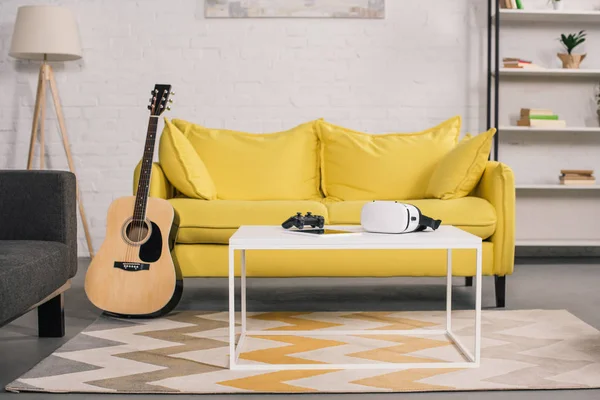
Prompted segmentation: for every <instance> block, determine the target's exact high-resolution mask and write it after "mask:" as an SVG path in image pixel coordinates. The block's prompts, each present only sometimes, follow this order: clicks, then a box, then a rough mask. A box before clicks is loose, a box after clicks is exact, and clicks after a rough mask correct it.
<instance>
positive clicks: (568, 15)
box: [493, 9, 600, 23]
mask: <svg viewBox="0 0 600 400" xmlns="http://www.w3.org/2000/svg"><path fill="white" fill-rule="evenodd" d="M493 21H494V22H496V18H495V15H494V18H493ZM503 21H515V22H577V23H579V22H600V11H596V10H589V11H584V10H560V11H555V10H551V9H542V10H504V9H503V10H500V23H502V22H503Z"/></svg>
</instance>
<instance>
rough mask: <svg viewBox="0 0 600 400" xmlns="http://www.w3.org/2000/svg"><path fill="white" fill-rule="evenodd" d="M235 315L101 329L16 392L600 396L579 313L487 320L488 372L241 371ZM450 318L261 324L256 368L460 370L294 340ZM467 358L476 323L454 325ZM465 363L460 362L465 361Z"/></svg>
mask: <svg viewBox="0 0 600 400" xmlns="http://www.w3.org/2000/svg"><path fill="white" fill-rule="evenodd" d="M227 318H228V315H227V313H224V312H218V313H214V312H179V313H174V314H172V315H170V316H168V317H166V318H161V319H156V320H138V321H124V320H118V319H112V318H109V317H105V316H103V317H100V318H99V319H98V320H97V321H96V322H95V323H94V324H92V325H91V326H90V327H89V328H88V329H86V330H85V331H84V332H82V333H80V334H79V335H77V336H76V337H75V338H73V339H72V340H71V341H69V342H68V343H67V344H65V345H64V346H63V347H61V348H60V349H59V350H57V351H56V352H55V353H54V354H52V355H51V356H50V357H48V358H46V359H45V360H43V361H42V362H41V363H40V364H38V365H37V366H36V367H35V368H33V369H32V370H31V371H29V372H28V373H27V374H25V375H24V376H22V377H21V378H19V379H17V380H16V381H14V382H12V383H11V384H9V385H8V386H7V388H6V389H7V390H9V391H15V392H19V391H22V392H26V391H38V392H93V393H163V394H164V393H198V394H200V393H252V392H255V393H256V392H259V393H319V392H321V393H325V392H416V391H466V390H511V389H515V390H517V389H518V390H523V389H574V388H598V387H600V332H599V331H598V330H596V329H594V328H592V327H591V326H589V325H587V324H585V323H584V322H582V321H581V320H579V319H577V318H576V317H575V316H573V315H571V314H570V313H568V312H567V311H546V310H522V311H503V310H502V311H496V310H489V311H484V312H483V319H482V321H483V336H484V337H483V341H482V365H481V367H480V368H478V369H462V370H457V369H397V370H333V371H331V370H330V371H327V370H297V371H277V370H276V365H274V370H273V371H252V372H249V371H230V370H229V369H227V365H228V351H229V347H228V340H227V321H228V319H227ZM443 323H444V312H437V311H434V312H422V311H419V312H354V313H352V312H328V313H322V312H321V313H317V312H314V313H298V312H296V313H280V312H279V313H249V321H248V324H249V328H250V329H252V330H281V331H282V336H266V335H263V336H256V337H252V338H249V339H248V341H247V342H246V344H245V346H244V350H245V351H244V352H243V353H242V355H241V360H242V361H243V362H245V363H258V364H278V363H290V362H292V363H303V364H318V363H360V362H363V363H364V362H370V363H373V362H381V363H386V362H431V361H435V360H437V361H453V360H460V359H461V358H460V356H459V355H458V353H457V352H456V351H455V349H454V347H453V346H452V345H451V344H450V343H449V342H447V341H446V340H445V339H444V338H443V337H441V338H435V337H431V336H419V335H410V336H403V337H399V336H388V335H378V336H375V335H362V336H339V337H330V336H328V337H326V338H325V337H323V336H318V335H314V336H313V335H305V336H290V335H286V334H285V331H286V330H287V331H289V330H290V329H294V330H303V331H323V330H327V329H329V330H331V329H332V328H334V329H335V330H344V329H348V330H350V329H354V330H359V329H361V330H363V329H398V330H400V329H443ZM453 327H454V329H453V330H454V332H455V334H457V335H458V336H459V337H460V338H461V339H462V340H463V341H464V343H465V344H466V345H467V346H471V345H472V340H469V338H471V337H472V334H473V312H472V311H457V312H454V313H453ZM457 357H458V358H457Z"/></svg>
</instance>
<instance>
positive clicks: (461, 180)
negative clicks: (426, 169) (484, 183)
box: [426, 128, 496, 200]
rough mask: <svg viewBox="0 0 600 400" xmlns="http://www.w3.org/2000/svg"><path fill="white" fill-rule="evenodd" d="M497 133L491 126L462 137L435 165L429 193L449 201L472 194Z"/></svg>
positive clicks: (431, 195) (430, 195)
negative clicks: (482, 131)
mask: <svg viewBox="0 0 600 400" xmlns="http://www.w3.org/2000/svg"><path fill="white" fill-rule="evenodd" d="M495 134H496V129H494V128H492V129H490V130H489V131H487V132H484V133H481V134H479V135H477V136H473V137H471V138H469V139H467V138H465V139H463V140H462V141H461V142H460V143H459V144H458V145H457V146H456V147H455V148H454V150H452V151H451V152H450V153H448V154H447V155H446V157H444V158H443V159H442V160H441V161H440V163H439V164H438V165H437V167H436V168H435V172H434V173H433V175H432V176H431V180H430V181H429V186H428V187H427V194H426V196H427V197H429V198H438V199H443V200H449V199H458V198H460V197H465V196H467V195H468V194H469V193H471V191H473V189H475V186H477V183H478V182H479V180H480V179H481V176H482V175H483V171H484V170H485V165H486V164H487V161H488V157H489V155H490V150H491V148H492V139H493V137H494V135H495Z"/></svg>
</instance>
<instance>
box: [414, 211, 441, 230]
mask: <svg viewBox="0 0 600 400" xmlns="http://www.w3.org/2000/svg"><path fill="white" fill-rule="evenodd" d="M441 223H442V221H441V220H439V219H433V218H429V217H427V216H425V215H423V214H421V218H419V225H422V226H424V227H428V228H431V229H433V230H434V231H435V230H436V229H437V228H439V227H440V224H441Z"/></svg>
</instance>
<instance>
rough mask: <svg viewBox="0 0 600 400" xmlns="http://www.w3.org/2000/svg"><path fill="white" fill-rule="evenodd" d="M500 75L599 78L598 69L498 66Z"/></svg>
mask: <svg viewBox="0 0 600 400" xmlns="http://www.w3.org/2000/svg"><path fill="white" fill-rule="evenodd" d="M500 76H501V77H524V78H591V79H598V78H600V69H550V68H549V69H543V70H536V69H523V68H500Z"/></svg>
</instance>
